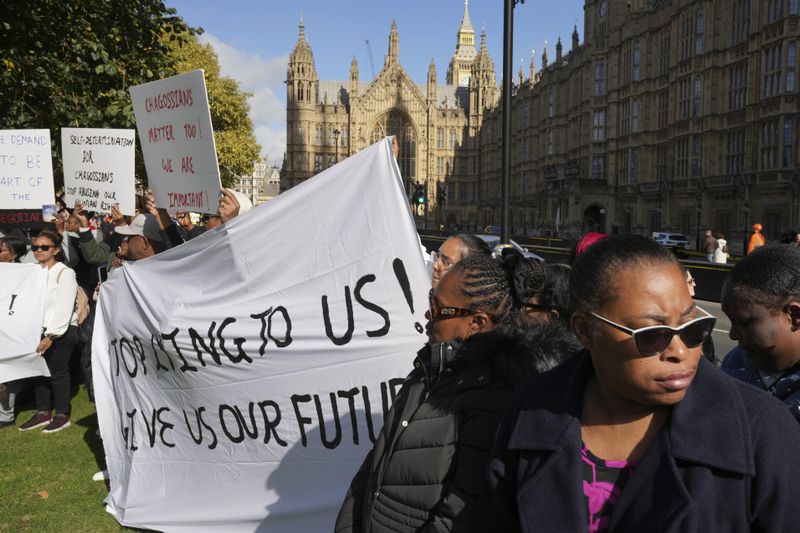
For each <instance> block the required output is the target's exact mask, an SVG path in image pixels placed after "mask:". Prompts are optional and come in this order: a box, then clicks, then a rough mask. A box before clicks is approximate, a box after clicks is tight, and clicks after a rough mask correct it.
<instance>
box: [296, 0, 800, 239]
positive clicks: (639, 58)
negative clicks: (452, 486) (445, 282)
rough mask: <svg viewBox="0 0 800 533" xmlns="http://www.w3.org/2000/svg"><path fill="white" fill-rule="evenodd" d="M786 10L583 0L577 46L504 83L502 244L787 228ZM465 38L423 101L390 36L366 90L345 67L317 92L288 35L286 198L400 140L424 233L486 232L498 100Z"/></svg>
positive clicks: (792, 84) (756, 0) (793, 52)
mask: <svg viewBox="0 0 800 533" xmlns="http://www.w3.org/2000/svg"><path fill="white" fill-rule="evenodd" d="M798 15H799V13H798V0H726V1H724V2H723V1H711V0H586V2H585V5H584V42H583V43H580V42H579V36H578V32H577V29H576V30H575V31H574V32H573V35H572V39H571V46H570V49H569V50H568V51H565V50H563V46H562V44H561V42H560V40H559V42H558V43H557V44H556V46H555V57H554V58H553V61H552V63H551V62H549V61H548V57H547V50H545V51H544V53H543V54H542V57H541V64H540V66H539V67H540V68H539V69H538V70H537V68H536V65H535V64H534V61H533V59H532V60H531V63H530V66H529V72H528V73H527V77H526V75H525V73H523V72H522V70H521V69H520V72H519V74H518V77H517V79H515V80H514V85H515V87H514V91H513V97H512V102H511V106H512V139H511V149H512V150H511V151H512V162H511V180H512V183H511V198H512V200H511V202H512V206H511V209H512V212H511V220H512V225H513V228H512V230H513V231H512V232H513V233H526V234H545V233H558V234H560V235H565V236H576V235H579V234H581V233H583V232H585V231H589V230H600V231H605V232H613V231H618V232H633V233H643V234H649V233H650V232H652V231H659V230H661V231H679V232H682V233H684V234H686V235H687V236H690V237H695V236H696V234H697V233H698V230H699V229H700V228H702V227H704V226H712V227H714V228H715V229H716V230H718V231H722V232H724V233H725V235H726V237H727V238H728V240H729V242H730V243H731V244H732V247H736V246H737V245H738V243H740V242H741V240H742V239H743V237H744V233H745V230H746V229H747V228H748V227H749V226H750V225H752V223H754V222H760V223H761V224H763V225H764V228H765V232H766V234H767V236H768V238H770V239H775V238H777V236H778V235H779V233H780V232H781V230H782V229H784V228H786V227H789V226H794V227H797V226H798V225H800V207H799V206H798V198H800V174H799V173H798V170H799V169H798V163H797V157H798V154H797V152H798V144H799V142H798V141H799V140H800V137H798V131H797V130H798V128H800V123H798V93H797V89H798V87H797V61H798V58H797V43H798V40H800V25H799V24H800V16H798ZM520 30H521V28H517V31H520ZM471 39H474V31H473V29H472V26H471V24H470V23H469V15H468V13H467V11H466V7H465V12H464V17H463V19H462V23H461V28H460V29H459V32H458V47H457V49H456V53H455V54H454V56H453V59H452V60H451V64H450V68H449V69H448V75H447V84H446V85H443V86H442V85H437V84H436V70H435V67H434V66H433V64H432V65H431V68H430V69H429V73H428V84H427V87H424V88H423V87H420V86H417V85H415V84H414V83H413V82H411V80H410V79H408V76H407V75H406V73H405V71H403V69H402V67H401V66H400V65H399V64H398V62H397V51H398V39H397V31H396V28H395V27H394V26H393V27H392V32H391V34H390V42H389V54H388V55H387V57H386V61H385V64H384V67H383V69H382V70H381V72H380V73H379V74H378V75H377V77H376V79H375V80H373V81H372V82H370V83H369V84H367V85H366V86H364V85H362V84H361V83H360V82H359V79H358V67H357V65H356V64H355V61H353V64H352V65H351V76H350V81H349V83H348V84H345V83H339V82H322V81H319V80H317V77H316V72H315V70H314V63H313V56H312V54H311V50H310V47H309V46H308V44H307V42H306V41H305V38H304V36H303V30H302V26H301V35H300V38H299V40H298V43H297V46H296V47H295V50H294V51H293V52H292V56H291V58H290V63H289V74H288V81H287V86H288V87H287V89H288V92H287V97H288V100H287V113H288V124H287V134H288V147H287V173H286V177H287V181H286V182H285V186H292V185H295V184H296V183H298V182H299V181H301V180H302V179H305V178H307V177H309V176H311V175H313V174H314V173H316V172H317V171H318V170H321V169H323V168H325V167H326V166H328V165H329V164H331V163H332V162H333V160H334V159H335V157H336V155H335V149H334V146H335V144H336V142H337V140H338V141H340V142H339V150H340V152H339V156H340V157H342V156H344V155H347V154H350V153H353V152H355V151H357V150H360V149H362V148H364V147H365V146H366V145H368V144H369V143H370V142H372V141H373V140H374V139H377V138H379V137H381V136H382V135H384V134H397V135H399V137H400V139H401V152H400V153H401V157H400V159H401V161H400V166H401V170H402V172H403V174H404V176H406V178H408V179H409V181H422V182H425V183H427V184H428V188H427V191H428V202H429V204H428V205H429V213H430V214H431V215H432V216H433V217H434V220H435V221H441V222H442V223H444V224H445V225H446V226H448V227H454V226H456V225H458V226H460V227H462V228H468V229H473V228H481V227H483V226H485V225H490V224H496V223H498V222H499V220H500V189H501V187H500V147H501V137H500V133H501V127H500V124H501V106H500V101H499V98H498V96H499V91H498V90H497V88H496V83H495V70H494V66H493V63H492V61H491V58H489V56H488V54H487V53H486V50H485V47H484V46H481V48H480V51H479V52H478V53H475V50H474V44H472V41H471ZM482 39H485V36H482ZM526 78H527V79H526ZM335 131H338V132H340V135H341V137H340V138H339V137H335V135H334V132H335ZM289 168H290V170H289ZM439 181H442V182H444V183H446V184H447V191H448V194H447V203H446V204H445V205H439V204H438V202H437V201H438V200H439V198H438V197H437V196H438V195H436V194H435V184H436V182H439ZM690 240H693V239H690ZM738 246H740V245H738Z"/></svg>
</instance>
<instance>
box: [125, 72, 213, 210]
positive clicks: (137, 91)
mask: <svg viewBox="0 0 800 533" xmlns="http://www.w3.org/2000/svg"><path fill="white" fill-rule="evenodd" d="M130 93H131V100H132V101H133V113H134V114H135V115H136V128H137V130H138V131H139V142H140V143H141V144H142V154H143V155H144V164H145V167H146V168H147V181H148V183H149V184H150V187H151V188H152V189H153V195H154V198H155V201H156V205H157V206H158V207H163V208H165V209H167V210H169V211H171V212H174V211H177V210H187V211H195V212H198V213H212V214H213V213H215V212H216V211H217V206H218V205H219V204H218V200H219V191H220V188H221V187H222V184H221V182H220V178H219V164H218V162H217V149H216V146H215V145H214V130H213V129H212V127H211V113H210V111H209V109H208V95H207V94H206V80H205V78H204V77H203V71H202V70H193V71H192V72H187V73H186V74H180V75H178V76H172V77H171V78H165V79H163V80H159V81H154V82H150V83H145V84H144V85H136V86H134V87H131V88H130Z"/></svg>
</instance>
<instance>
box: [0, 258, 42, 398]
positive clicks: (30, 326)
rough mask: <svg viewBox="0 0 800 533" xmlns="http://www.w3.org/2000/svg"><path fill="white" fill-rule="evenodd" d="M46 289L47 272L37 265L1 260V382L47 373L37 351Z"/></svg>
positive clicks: (40, 335) (40, 336)
mask: <svg viewBox="0 0 800 533" xmlns="http://www.w3.org/2000/svg"><path fill="white" fill-rule="evenodd" d="M46 288H47V271H46V270H45V269H43V268H42V267H40V266H39V265H38V264H36V265H32V264H19V263H0V383H6V382H8V381H13V380H15V379H22V378H27V377H32V376H49V375H50V372H49V370H47V363H45V360H44V359H43V358H42V357H41V356H40V355H39V354H37V353H36V346H37V345H38V344H39V341H40V340H41V338H42V321H43V320H44V295H45V289H46Z"/></svg>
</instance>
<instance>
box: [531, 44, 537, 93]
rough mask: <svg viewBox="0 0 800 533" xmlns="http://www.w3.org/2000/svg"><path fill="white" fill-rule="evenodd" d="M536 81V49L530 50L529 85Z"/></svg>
mask: <svg viewBox="0 0 800 533" xmlns="http://www.w3.org/2000/svg"><path fill="white" fill-rule="evenodd" d="M535 81H536V50H531V85H532V84H533V83H534V82H535Z"/></svg>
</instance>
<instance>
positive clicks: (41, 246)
mask: <svg viewBox="0 0 800 533" xmlns="http://www.w3.org/2000/svg"><path fill="white" fill-rule="evenodd" d="M50 248H55V246H54V245H52V244H33V245H31V250H33V251H34V252H38V251H39V250H41V251H43V252H46V251H48V250H49V249H50Z"/></svg>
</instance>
